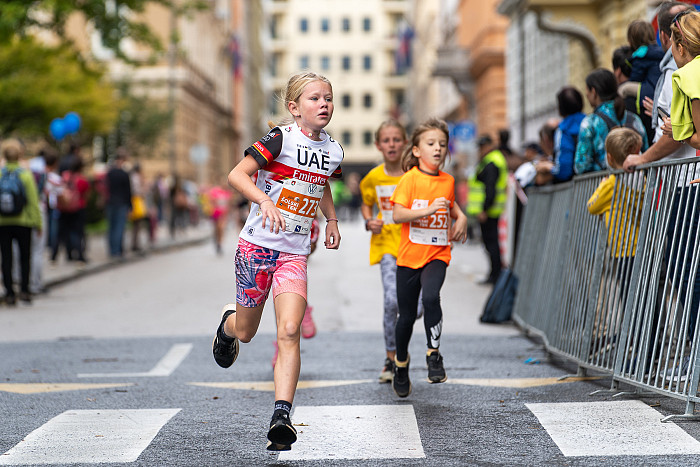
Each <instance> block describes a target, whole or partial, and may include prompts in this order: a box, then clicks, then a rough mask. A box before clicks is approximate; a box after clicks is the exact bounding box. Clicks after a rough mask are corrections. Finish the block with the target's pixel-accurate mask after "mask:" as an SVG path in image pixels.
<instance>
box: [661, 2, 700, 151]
mask: <svg viewBox="0 0 700 467" xmlns="http://www.w3.org/2000/svg"><path fill="white" fill-rule="evenodd" d="M671 53H672V54H673V58H674V59H675V61H676V64H678V70H677V71H675V72H674V73H673V99H672V100H671V116H670V118H664V126H663V127H662V128H663V130H664V134H666V135H667V136H672V137H673V139H674V140H676V141H682V142H685V143H688V144H689V145H690V146H692V147H694V148H695V149H700V137H699V136H698V132H697V128H698V126H700V100H698V99H700V80H698V76H700V59H699V58H698V57H699V56H700V13H698V12H697V11H693V10H685V11H682V12H680V13H678V14H677V15H676V17H675V18H673V22H672V23H671Z"/></svg>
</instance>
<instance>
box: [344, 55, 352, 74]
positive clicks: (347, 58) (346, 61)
mask: <svg viewBox="0 0 700 467" xmlns="http://www.w3.org/2000/svg"><path fill="white" fill-rule="evenodd" d="M351 65H352V64H351V63H350V56H348V55H344V56H343V70H345V71H349V70H350V66H351Z"/></svg>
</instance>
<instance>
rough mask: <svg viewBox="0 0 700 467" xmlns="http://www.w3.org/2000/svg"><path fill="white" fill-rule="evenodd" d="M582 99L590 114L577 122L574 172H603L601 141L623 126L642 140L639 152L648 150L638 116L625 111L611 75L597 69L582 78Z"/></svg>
mask: <svg viewBox="0 0 700 467" xmlns="http://www.w3.org/2000/svg"><path fill="white" fill-rule="evenodd" d="M586 98H587V99H588V102H589V103H590V104H591V107H593V109H594V111H593V113H591V114H589V115H586V117H585V118H584V119H583V120H582V121H581V127H580V129H579V137H578V142H577V144H576V155H575V156H574V172H575V173H577V174H582V173H586V172H594V171H598V170H605V169H606V168H607V162H606V152H605V138H606V137H607V136H608V133H609V132H610V130H611V129H613V128H616V127H619V126H624V127H627V128H632V129H633V130H635V131H636V132H637V133H639V134H640V135H641V136H642V150H646V148H647V147H648V143H647V136H646V130H645V129H644V125H643V124H642V121H641V120H640V118H639V116H637V115H635V114H633V113H632V112H629V111H627V110H626V109H625V103H624V101H623V100H622V98H621V97H620V96H619V95H618V94H617V81H616V80H615V75H614V74H613V72H612V71H610V70H606V69H604V68H598V69H597V70H594V71H592V72H591V73H589V74H588V76H586Z"/></svg>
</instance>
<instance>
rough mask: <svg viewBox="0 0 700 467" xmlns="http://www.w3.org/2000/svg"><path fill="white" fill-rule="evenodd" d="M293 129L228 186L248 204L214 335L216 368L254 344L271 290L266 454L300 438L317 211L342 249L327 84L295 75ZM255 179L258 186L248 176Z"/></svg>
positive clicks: (273, 139)
mask: <svg viewBox="0 0 700 467" xmlns="http://www.w3.org/2000/svg"><path fill="white" fill-rule="evenodd" d="M284 100H285V105H286V106H287V109H288V110H289V112H290V113H291V114H292V117H293V119H294V121H293V122H292V123H288V124H284V125H280V126H278V127H276V128H274V129H272V130H271V131H270V132H269V133H268V134H267V135H266V136H265V137H264V138H262V139H261V140H260V141H257V142H255V143H254V144H253V145H252V146H250V147H249V148H248V149H246V151H245V154H246V156H245V158H244V159H243V160H242V161H241V162H240V163H239V164H238V165H237V166H236V167H235V168H234V169H233V170H232V171H231V173H230V174H229V176H228V181H229V184H230V185H231V186H232V187H233V188H234V189H236V190H237V191H238V192H239V193H241V194H242V195H243V196H245V197H246V198H247V199H248V200H250V202H251V209H250V214H249V216H248V219H247V220H246V223H245V225H244V226H243V230H242V231H241V233H240V237H239V241H238V248H237V250H236V256H235V265H236V304H235V305H234V304H229V305H225V306H224V309H223V310H222V316H221V323H220V324H219V327H218V329H217V330H216V336H215V337H214V343H213V353H214V359H215V360H216V363H217V364H218V365H219V366H221V367H223V368H228V367H230V366H231V365H232V364H233V362H234V361H235V360H236V357H237V356H238V350H239V343H238V342H239V340H240V341H241V342H250V340H251V339H252V338H253V337H254V336H255V333H256V332H257V330H258V326H259V325H260V319H261V316H262V312H263V307H264V305H265V301H266V300H267V297H268V294H269V292H270V289H272V296H273V300H274V304H275V314H276V317H277V345H278V347H279V357H278V359H277V364H276V365H275V370H274V382H275V407H274V413H273V415H272V420H271V422H270V429H269V431H268V433H267V438H268V440H269V443H268V449H269V450H275V451H279V450H288V449H291V444H292V443H294V442H295V441H296V439H297V435H296V430H295V429H294V427H293V426H292V422H291V420H290V418H289V415H290V411H291V409H292V402H293V400H294V393H295V392H296V387H297V383H298V381H299V370H300V367H301V357H300V353H299V334H300V331H299V328H300V326H301V322H302V318H303V317H304V310H305V308H306V291H307V286H306V264H307V256H308V254H309V251H310V246H309V244H310V239H309V232H310V228H311V223H312V221H313V219H314V217H315V216H316V210H317V208H319V207H320V208H321V212H323V215H324V216H325V217H326V235H325V246H326V248H329V249H337V248H338V246H339V244H340V233H339V231H338V219H337V217H336V213H335V207H334V206H333V197H332V195H331V192H330V189H326V186H327V185H328V179H329V177H334V178H337V177H340V176H341V170H340V162H341V161H342V159H343V149H342V148H341V146H340V144H338V143H337V142H336V141H335V140H333V139H332V138H331V137H330V136H329V135H328V134H327V133H326V132H325V131H324V130H323V128H324V127H325V126H326V125H328V122H330V120H331V117H332V116H333V89H332V87H331V83H330V81H328V79H327V78H325V77H323V76H320V75H317V74H315V73H310V72H304V73H299V74H297V75H294V76H292V77H291V78H290V79H289V82H288V83H287V89H286V91H285V95H284ZM255 173H257V180H256V182H255V183H253V181H252V179H251V176H252V175H253V174H255Z"/></svg>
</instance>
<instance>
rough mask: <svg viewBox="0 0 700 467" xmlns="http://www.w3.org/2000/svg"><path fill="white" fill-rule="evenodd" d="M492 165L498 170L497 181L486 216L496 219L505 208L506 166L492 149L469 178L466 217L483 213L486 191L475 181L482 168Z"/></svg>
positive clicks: (499, 155)
mask: <svg viewBox="0 0 700 467" xmlns="http://www.w3.org/2000/svg"><path fill="white" fill-rule="evenodd" d="M491 163H493V164H494V165H495V166H496V167H497V168H498V179H497V180H496V197H495V199H494V200H493V204H492V205H491V207H489V208H488V210H487V211H486V214H487V215H488V216H489V217H492V218H496V217H499V216H500V215H501V213H502V212H503V211H504V210H505V207H506V187H507V184H508V166H507V165H506V158H505V157H503V153H502V152H501V151H499V150H498V149H494V150H493V151H491V152H490V153H488V154H486V156H485V157H484V158H483V159H482V160H481V162H479V164H478V165H477V166H476V170H475V171H474V173H473V174H472V176H471V177H469V199H468V200H467V215H471V216H476V215H477V214H479V213H481V212H483V210H484V201H485V200H486V190H485V187H484V184H483V183H481V182H480V181H479V180H477V177H478V176H479V174H480V173H481V172H482V171H483V170H484V168H485V167H486V166H487V165H489V164H491Z"/></svg>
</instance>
